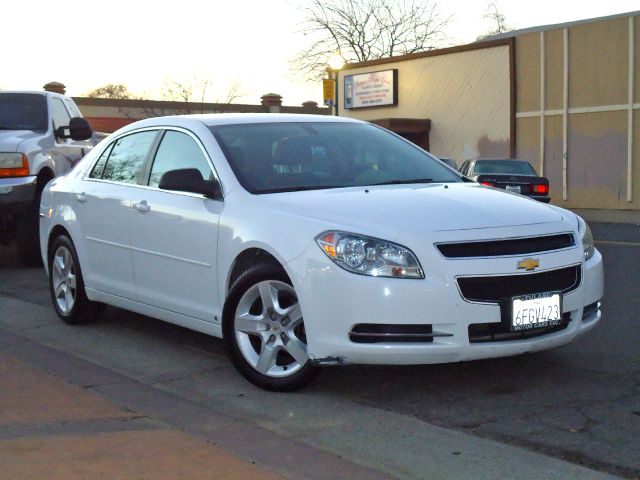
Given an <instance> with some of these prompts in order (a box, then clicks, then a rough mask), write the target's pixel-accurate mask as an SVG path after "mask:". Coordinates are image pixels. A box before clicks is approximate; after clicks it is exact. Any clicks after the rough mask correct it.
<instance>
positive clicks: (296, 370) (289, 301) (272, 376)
mask: <svg viewBox="0 0 640 480" xmlns="http://www.w3.org/2000/svg"><path fill="white" fill-rule="evenodd" d="M223 332H224V340H225V343H226V345H227V349H228V351H229V354H230V356H231V361H232V363H233V365H234V366H235V367H236V368H237V369H238V370H239V371H240V373H241V374H242V375H243V376H244V377H245V378H246V379H247V380H249V381H250V382H251V383H253V384H255V385H257V386H259V387H261V388H264V389H267V390H275V391H289V390H295V389H298V388H301V387H303V386H304V385H306V384H307V383H308V382H310V381H311V380H312V379H313V377H314V376H315V374H316V371H317V367H316V365H315V364H314V363H313V362H311V360H309V356H308V355H307V337H306V332H305V328H304V321H303V319H302V310H301V308H300V303H299V302H298V296H297V295H296V292H295V290H294V288H293V287H292V286H291V282H290V280H289V278H288V277H287V275H286V274H285V273H284V271H282V269H280V268H277V267H275V266H273V265H269V264H262V265H257V266H255V267H252V268H250V269H249V270H247V271H246V272H244V273H243V274H242V275H240V277H238V279H237V280H236V282H235V283H234V285H233V286H232V287H231V290H230V292H229V298H228V300H227V302H226V304H225V309H224V315H223Z"/></svg>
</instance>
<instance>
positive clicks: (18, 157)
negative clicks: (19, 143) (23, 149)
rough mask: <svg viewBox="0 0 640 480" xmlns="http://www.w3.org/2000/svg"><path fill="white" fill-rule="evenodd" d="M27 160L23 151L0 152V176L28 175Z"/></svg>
mask: <svg viewBox="0 0 640 480" xmlns="http://www.w3.org/2000/svg"><path fill="white" fill-rule="evenodd" d="M28 176H29V160H27V157H26V155H24V154H23V153H13V152H11V153H10V152H0V177H28Z"/></svg>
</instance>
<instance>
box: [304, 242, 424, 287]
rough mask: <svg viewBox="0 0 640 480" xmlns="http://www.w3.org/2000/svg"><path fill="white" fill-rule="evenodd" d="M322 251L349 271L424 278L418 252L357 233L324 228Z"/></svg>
mask: <svg viewBox="0 0 640 480" xmlns="http://www.w3.org/2000/svg"><path fill="white" fill-rule="evenodd" d="M316 242H317V243H318V245H319V246H320V248H321V249H322V251H323V252H324V253H325V254H326V255H327V256H328V257H329V258H330V259H331V260H333V261H334V262H335V263H336V264H337V265H339V266H340V267H342V268H344V269H345V270H348V271H349V272H353V273H359V274H361V275H371V276H374V277H393V278H424V273H423V272H422V268H421V267H420V263H419V262H418V259H417V258H416V256H415V255H414V254H413V252H411V250H409V249H408V248H406V247H403V246H402V245H397V244H395V243H391V242H387V241H385V240H380V239H377V238H371V237H365V236H364V235H357V234H355V233H346V232H324V233H321V234H320V235H318V236H317V237H316Z"/></svg>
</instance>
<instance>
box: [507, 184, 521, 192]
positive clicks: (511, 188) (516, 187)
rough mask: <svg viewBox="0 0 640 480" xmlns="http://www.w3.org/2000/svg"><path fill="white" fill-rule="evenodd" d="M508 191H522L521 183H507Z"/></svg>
mask: <svg viewBox="0 0 640 480" xmlns="http://www.w3.org/2000/svg"><path fill="white" fill-rule="evenodd" d="M506 189H507V192H513V193H520V191H521V190H520V185H507V186H506Z"/></svg>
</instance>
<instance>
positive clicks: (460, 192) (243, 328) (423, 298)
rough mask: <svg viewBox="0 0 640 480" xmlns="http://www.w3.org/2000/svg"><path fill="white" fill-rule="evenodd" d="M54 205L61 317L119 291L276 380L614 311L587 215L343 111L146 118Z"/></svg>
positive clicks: (572, 324) (517, 344)
mask: <svg viewBox="0 0 640 480" xmlns="http://www.w3.org/2000/svg"><path fill="white" fill-rule="evenodd" d="M40 217H41V224H40V240H41V250H42V257H43V260H44V263H45V265H46V268H47V271H48V275H49V285H50V290H51V298H52V301H53V306H54V308H55V310H56V312H57V314H58V315H59V316H60V317H61V318H62V319H63V320H64V321H65V322H67V323H77V322H80V321H83V320H86V319H90V318H92V317H95V316H96V315H99V314H100V312H101V311H102V310H103V308H104V305H105V304H108V305H114V306H116V307H120V308H123V309H127V310H132V311H135V312H138V313H141V314H144V315H149V316H151V317H155V318H158V319H161V320H165V321H168V322H171V323H175V324H177V325H181V326H184V327H187V328H190V329H193V330H197V331H199V332H204V333H207V334H209V335H213V336H216V337H221V338H223V339H224V342H225V344H226V346H227V348H228V351H229V354H230V357H231V360H232V362H233V364H234V365H235V367H236V368H237V369H238V370H239V371H240V372H241V373H242V375H244V376H245V377H246V378H247V379H248V380H249V381H251V382H253V383H254V384H256V385H259V386H261V387H263V388H267V389H271V390H291V389H294V388H298V387H301V386H302V385H304V384H305V383H307V382H308V381H309V380H310V379H311V378H312V377H313V375H314V373H315V372H316V371H317V366H318V365H330V364H339V365H342V364H351V363H365V364H400V365H406V364H426V363H443V362H457V361H463V360H474V359H481V358H490V357H500V356H507V355H517V354H522V353H525V352H534V351H538V350H543V349H547V348H553V347H558V346H560V345H564V344H566V343H569V342H570V341H572V340H573V339H574V338H576V337H577V336H578V335H580V334H582V333H584V332H586V331H588V330H590V329H591V328H593V327H594V326H595V325H596V324H597V323H598V321H599V320H600V316H601V313H600V302H599V301H600V299H601V298H602V293H603V271H602V257H601V255H600V253H599V252H598V251H597V250H596V249H595V248H594V246H593V239H592V236H591V233H590V231H589V227H588V226H587V224H586V223H585V222H584V221H583V220H582V219H581V218H580V217H578V216H576V215H575V214H573V213H571V212H569V211H567V210H564V209H561V208H558V207H554V206H550V205H545V204H542V203H539V202H535V201H533V200H530V199H527V198H525V197H522V196H520V195H517V194H512V193H507V192H504V191H501V190H497V189H493V188H489V187H483V186H481V185H479V184H477V183H473V182H471V181H469V180H467V179H466V178H463V177H461V176H460V174H458V173H457V172H455V171H454V170H452V169H450V168H449V167H447V166H445V165H443V164H442V163H441V162H439V161H438V160H436V159H435V158H434V157H432V156H431V155H429V154H428V153H426V152H425V151H423V150H421V149H419V148H417V147H416V146H415V145H413V144H412V143H409V142H407V141H406V140H404V139H402V138H400V137H398V136H396V135H394V134H392V133H390V132H388V131H386V130H384V129H382V128H379V127H377V126H375V125H371V124H368V123H364V122H360V121H354V120H349V119H344V118H337V117H320V116H310V115H309V116H307V115H277V114H276V115H196V116H181V117H164V118H155V119H149V120H143V121H140V122H136V123H133V124H131V125H129V126H127V127H125V128H123V129H121V130H119V131H118V132H116V133H114V134H113V135H111V136H110V137H108V138H107V139H106V140H105V141H103V142H102V143H101V144H100V145H99V146H97V147H96V148H94V149H93V150H92V151H91V152H90V153H89V154H88V155H87V156H86V157H85V158H84V159H83V160H82V162H80V164H78V166H77V167H76V168H75V169H74V170H73V171H72V172H70V173H69V174H68V175H66V176H63V177H59V178H56V179H55V180H54V181H52V182H51V183H50V184H49V185H48V186H47V188H46V190H45V191H44V193H43V195H42V203H41V210H40Z"/></svg>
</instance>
